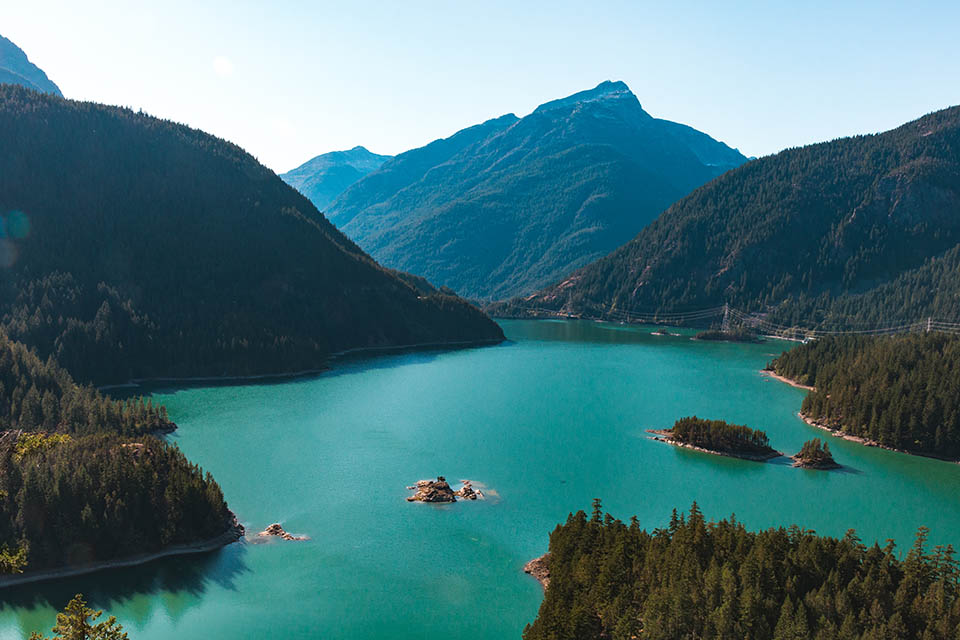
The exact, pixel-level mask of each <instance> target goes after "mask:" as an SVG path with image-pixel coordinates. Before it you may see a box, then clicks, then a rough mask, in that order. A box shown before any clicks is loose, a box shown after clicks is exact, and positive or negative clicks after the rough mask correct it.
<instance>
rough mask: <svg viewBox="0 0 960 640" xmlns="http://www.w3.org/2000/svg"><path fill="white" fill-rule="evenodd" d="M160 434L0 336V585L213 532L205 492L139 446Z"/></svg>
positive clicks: (217, 501) (165, 425)
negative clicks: (18, 576) (1, 580)
mask: <svg viewBox="0 0 960 640" xmlns="http://www.w3.org/2000/svg"><path fill="white" fill-rule="evenodd" d="M172 428H173V424H172V423H171V422H170V421H169V420H168V419H167V414H166V410H165V409H164V408H163V407H153V406H152V405H151V404H150V403H144V402H143V401H142V400H140V399H137V400H129V401H126V402H124V403H118V402H114V401H112V400H110V399H108V398H104V397H103V396H101V395H100V394H99V393H97V392H96V391H95V390H94V389H92V388H90V387H80V386H78V385H77V384H75V383H74V382H73V380H72V379H71V378H70V376H69V375H68V374H67V373H66V372H65V371H64V370H63V369H61V368H60V367H58V366H56V365H55V364H54V363H53V362H51V361H48V362H46V363H44V362H41V361H40V359H39V358H37V356H36V355H35V354H33V353H31V352H30V351H28V350H27V348H26V347H24V346H23V345H22V344H18V343H15V342H13V341H11V340H8V339H7V338H6V337H5V336H3V334H2V333H0V573H20V572H21V571H22V570H24V568H26V570H28V571H32V570H37V569H44V568H51V567H59V566H64V565H71V564H84V563H88V562H93V561H100V560H107V559H111V558H117V557H123V556H129V555H134V554H140V553H148V552H151V551H157V550H159V549H162V548H164V547H166V546H169V545H172V544H179V543H187V542H195V541H198V540H203V539H207V538H211V537H214V536H216V535H218V534H220V533H222V532H224V531H225V530H226V528H227V526H228V517H229V515H230V514H229V512H228V510H227V505H226V503H225V502H224V500H223V494H222V493H221V491H220V487H219V486H217V483H216V482H214V480H213V478H211V477H210V475H209V474H207V475H206V476H205V475H204V474H203V473H202V472H201V470H200V469H199V468H198V467H196V466H195V465H192V464H190V463H189V462H188V461H187V460H186V458H184V456H183V454H181V453H180V451H179V450H178V449H177V448H176V447H173V446H170V445H167V444H166V443H164V442H162V441H161V440H158V439H157V438H155V437H153V436H152V435H149V434H150V433H151V432H154V431H156V430H170V429H172ZM24 560H26V565H25V566H24V563H23V561H24Z"/></svg>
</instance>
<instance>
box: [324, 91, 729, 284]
mask: <svg viewBox="0 0 960 640" xmlns="http://www.w3.org/2000/svg"><path fill="white" fill-rule="evenodd" d="M745 160H746V159H745V158H744V157H743V156H742V155H741V154H740V153H739V152H737V151H736V150H734V149H731V148H730V147H728V146H726V145H724V144H723V143H720V142H717V141H716V140H713V139H712V138H710V137H709V136H707V135H705V134H703V133H700V132H698V131H696V130H694V129H691V128H690V127H686V126H684V125H680V124H677V123H674V122H669V121H666V120H660V119H657V118H653V117H651V116H650V115H649V114H647V113H646V112H645V111H644V110H643V109H642V108H641V106H640V103H639V101H638V100H637V98H636V96H634V94H633V93H631V92H630V90H629V89H628V88H627V86H626V85H625V84H624V83H622V82H604V83H602V84H600V85H599V86H597V87H596V88H594V89H591V90H588V91H583V92H580V93H577V94H574V95H572V96H569V97H567V98H563V99H560V100H555V101H552V102H548V103H546V104H544V105H541V106H540V107H538V108H537V109H536V110H535V111H534V112H533V113H531V114H530V115H528V116H526V117H524V118H518V117H517V116H515V115H513V114H509V115H505V116H502V117H500V118H496V119H493V120H489V121H487V122H485V123H483V124H480V125H477V126H474V127H470V128H468V129H464V130H462V131H460V132H458V133H456V134H454V135H453V136H451V137H449V138H446V139H443V140H437V141H435V142H432V143H431V144H428V145H427V146H425V147H422V148H420V149H414V150H412V151H408V152H406V153H402V154H400V155H398V156H397V157H395V158H394V159H392V160H390V161H388V162H386V163H384V165H383V166H382V167H381V168H380V169H379V170H377V171H374V172H372V173H370V174H369V175H368V176H366V177H365V178H363V179H361V180H359V181H358V182H356V183H355V184H354V185H353V186H351V187H349V188H348V189H347V190H346V191H344V192H343V194H341V195H340V197H338V198H337V199H336V200H335V201H334V202H333V203H332V204H331V205H330V206H329V207H328V209H327V214H328V216H329V217H330V219H331V221H333V222H334V224H336V225H337V226H338V227H339V228H340V229H341V230H343V231H344V232H345V233H346V234H347V235H348V236H349V237H351V238H352V239H353V240H354V241H355V242H357V243H358V244H359V245H360V246H361V247H363V248H364V250H365V251H367V252H369V253H370V254H371V255H372V256H374V257H375V258H376V259H377V260H378V261H380V262H382V263H383V264H385V265H387V266H390V267H392V268H396V269H401V270H403V271H409V272H412V273H416V274H418V275H422V276H425V277H426V278H428V279H429V280H430V281H431V282H433V283H434V284H436V285H438V286H439V285H446V286H449V287H451V288H453V289H454V290H456V291H458V292H459V293H461V294H463V295H466V296H469V297H474V298H482V299H493V298H503V297H507V296H510V295H515V294H519V293H524V292H530V291H533V290H535V289H536V288H538V287H540V286H543V285H545V284H548V283H549V282H551V281H554V280H556V279H558V278H559V277H561V276H562V275H564V274H566V273H569V272H570V271H572V270H574V269H576V268H577V267H580V266H582V265H584V264H587V263H588V262H590V261H591V260H594V259H596V258H598V257H600V256H602V255H604V254H605V253H607V252H609V251H610V250H612V249H613V248H614V247H616V246H618V245H620V244H622V243H623V242H625V241H626V240H628V239H629V238H631V237H633V236H634V235H635V234H636V233H637V232H638V231H639V230H640V229H642V228H643V227H644V226H645V225H646V224H647V223H648V222H650V221H651V220H653V219H654V218H655V217H656V215H657V214H658V213H660V212H661V211H662V210H663V209H665V208H666V207H668V206H669V205H670V204H671V203H672V202H674V201H675V200H677V199H679V198H681V197H683V196H684V195H686V194H687V193H689V192H690V191H691V190H692V189H695V188H696V187H698V186H700V185H702V184H704V183H705V182H708V181H709V180H711V179H712V178H715V177H716V176H718V175H720V174H721V173H723V172H725V171H727V170H728V169H731V168H733V167H736V166H738V165H740V164H742V163H743V162H744V161H745Z"/></svg>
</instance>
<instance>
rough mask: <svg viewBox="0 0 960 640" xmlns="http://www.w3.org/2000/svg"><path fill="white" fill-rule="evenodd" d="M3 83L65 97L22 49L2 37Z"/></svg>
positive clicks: (0, 66)
mask: <svg viewBox="0 0 960 640" xmlns="http://www.w3.org/2000/svg"><path fill="white" fill-rule="evenodd" d="M2 83H8V84H19V85H21V86H24V87H27V88H28V89H33V90H34V91H42V92H44V93H52V94H54V95H58V96H63V94H62V93H60V88H59V87H58V86H57V85H55V84H54V83H53V81H51V80H50V79H49V78H48V77H47V74H46V73H44V72H43V70H41V69H40V68H39V67H37V66H36V65H35V64H33V63H32V62H30V60H29V59H28V58H27V54H25V53H24V52H23V50H22V49H21V48H20V47H18V46H17V45H15V44H14V43H13V42H11V41H10V40H7V39H6V38H4V37H3V36H2V35H0V84H2Z"/></svg>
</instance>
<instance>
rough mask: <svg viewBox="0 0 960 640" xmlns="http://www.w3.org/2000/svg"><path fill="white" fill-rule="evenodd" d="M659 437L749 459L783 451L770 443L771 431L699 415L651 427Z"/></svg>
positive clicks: (704, 449)
mask: <svg viewBox="0 0 960 640" xmlns="http://www.w3.org/2000/svg"><path fill="white" fill-rule="evenodd" d="M650 433H652V434H654V439H655V440H660V441H662V442H668V443H670V444H673V445H677V446H681V447H687V448H690V449H696V450H698V451H706V452H707V453H715V454H719V455H724V456H731V457H734V458H743V459H745V460H756V461H762V460H769V459H771V458H778V457H780V456H782V455H783V454H782V453H780V452H779V451H776V450H775V449H773V448H772V447H771V446H770V440H769V438H767V434H766V433H764V432H763V431H760V430H759V429H751V428H750V427H747V426H745V425H740V424H730V423H728V422H724V421H723V420H705V419H703V418H698V417H697V416H691V417H688V418H680V419H679V420H677V421H676V422H675V423H674V424H673V427H671V428H670V429H663V430H653V429H651V430H650Z"/></svg>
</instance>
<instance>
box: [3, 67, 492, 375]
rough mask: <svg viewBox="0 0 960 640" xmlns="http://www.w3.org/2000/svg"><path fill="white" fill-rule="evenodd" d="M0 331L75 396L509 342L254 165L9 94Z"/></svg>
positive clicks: (147, 125) (151, 126) (106, 114)
mask: <svg viewBox="0 0 960 640" xmlns="http://www.w3.org/2000/svg"><path fill="white" fill-rule="evenodd" d="M0 149H5V150H11V149H15V150H16V153H3V154H0V217H3V219H4V222H3V223H2V226H3V232H2V233H0V236H3V237H2V238H0V326H2V328H5V329H6V331H7V333H8V334H9V335H10V337H11V338H12V339H14V340H17V341H20V342H23V343H25V344H26V345H27V346H29V347H31V348H35V349H36V350H37V352H38V353H39V355H40V357H41V358H43V359H46V358H47V357H48V356H50V355H53V356H54V357H55V358H56V360H57V361H58V362H59V363H60V364H61V365H62V366H63V367H64V368H65V369H67V370H68V371H69V372H70V373H71V374H72V375H73V376H74V378H75V379H77V380H79V381H82V382H98V383H100V382H125V381H127V380H129V379H131V378H150V377H181V376H183V377H187V376H222V375H247V374H262V373H277V372H291V371H299V370H305V369H315V368H318V367H321V366H323V365H324V363H325V362H326V359H327V358H328V356H329V355H330V354H331V353H334V352H337V351H341V350H344V349H351V348H362V347H389V346H393V345H404V344H420V343H445V342H459V341H479V340H499V339H502V333H501V331H500V329H499V327H497V326H496V325H495V324H494V323H493V322H492V321H490V320H489V318H486V317H485V316H484V315H483V314H482V313H480V312H479V311H477V310H476V309H475V308H473V307H471V306H470V305H468V304H467V303H465V302H464V301H462V300H460V299H457V298H455V297H452V296H449V295H443V294H435V295H427V296H424V295H421V294H420V292H418V291H417V290H416V289H415V288H413V287H411V286H410V285H408V284H407V283H405V282H404V281H403V280H401V279H400V278H397V277H396V276H394V275H393V274H392V273H391V272H388V271H386V270H384V269H382V268H380V267H379V266H378V265H377V264H376V263H374V262H373V261H372V260H371V259H370V258H369V257H368V256H367V255H365V254H364V253H363V252H362V251H360V249H358V248H357V247H356V245H354V244H353V243H352V242H350V241H349V240H348V239H347V238H346V237H344V236H343V235H342V234H341V233H340V232H339V231H337V230H336V229H335V228H334V227H333V226H332V225H331V224H330V223H329V222H327V220H326V219H325V218H324V217H323V216H322V215H321V214H320V213H319V212H318V211H317V210H316V208H315V207H314V206H313V205H312V204H310V202H309V201H308V200H307V199H306V198H304V197H303V196H301V195H300V194H299V193H297V192H296V191H295V190H294V189H292V188H291V187H289V186H288V185H286V184H284V183H283V181H282V180H280V179H279V178H278V177H277V176H276V175H275V174H273V173H272V172H271V171H270V170H268V169H266V168H265V167H263V166H262V165H260V164H259V163H258V162H257V161H256V160H255V159H254V158H252V157H251V156H250V155H248V154H246V153H244V152H243V151H242V150H241V149H239V148H238V147H236V146H235V145H232V144H230V143H227V142H225V141H223V140H220V139H217V138H214V137H213V136H210V135H207V134H205V133H203V132H200V131H197V130H194V129H190V128H188V127H185V126H182V125H177V124H174V123H171V122H167V121H162V120H158V119H156V118H151V117H149V116H146V115H143V114H138V113H134V112H132V111H130V110H127V109H121V108H116V107H107V106H103V105H96V104H90V103H80V102H71V101H66V100H62V99H59V98H56V97H53V96H49V95H42V94H38V93H35V92H32V91H28V90H26V89H23V88H22V87H17V86H12V85H3V86H0Z"/></svg>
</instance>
